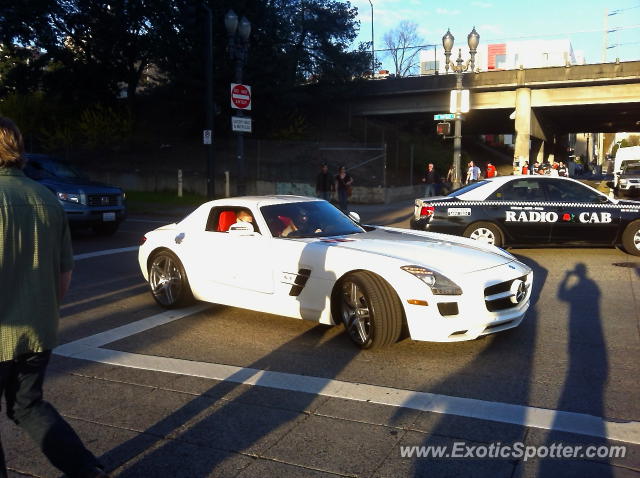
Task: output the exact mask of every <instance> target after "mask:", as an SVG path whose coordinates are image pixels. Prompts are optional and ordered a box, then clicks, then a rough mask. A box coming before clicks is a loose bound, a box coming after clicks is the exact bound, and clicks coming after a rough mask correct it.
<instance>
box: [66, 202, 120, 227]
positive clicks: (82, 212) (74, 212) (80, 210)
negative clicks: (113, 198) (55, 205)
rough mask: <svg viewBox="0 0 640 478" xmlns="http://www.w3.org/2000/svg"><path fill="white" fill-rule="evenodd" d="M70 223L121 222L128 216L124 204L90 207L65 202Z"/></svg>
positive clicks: (80, 224)
mask: <svg viewBox="0 0 640 478" xmlns="http://www.w3.org/2000/svg"><path fill="white" fill-rule="evenodd" d="M63 207H64V211H65V212H66V213H67V218H68V220H69V224H70V225H73V226H91V225H95V224H103V223H108V222H116V223H120V222H122V221H124V220H125V219H126V217H127V210H126V208H125V207H124V206H108V207H88V206H84V205H75V204H73V205H67V204H63Z"/></svg>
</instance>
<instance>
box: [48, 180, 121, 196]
mask: <svg viewBox="0 0 640 478" xmlns="http://www.w3.org/2000/svg"><path fill="white" fill-rule="evenodd" d="M38 182H39V183H41V184H43V185H45V186H48V187H50V188H53V189H56V190H63V191H71V190H74V191H75V190H82V191H84V192H85V193H87V194H93V193H96V194H100V193H120V192H121V189H120V188H118V187H115V186H110V185H108V184H104V183H100V182H97V181H91V180H89V179H69V180H64V181H58V180H55V179H42V180H39V181H38Z"/></svg>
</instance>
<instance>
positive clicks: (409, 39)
mask: <svg viewBox="0 0 640 478" xmlns="http://www.w3.org/2000/svg"><path fill="white" fill-rule="evenodd" d="M423 43H424V40H423V39H422V37H420V35H419V34H418V24H417V23H415V22H412V21H409V20H402V21H401V22H400V23H399V24H398V26H397V27H396V28H394V29H393V30H389V31H388V32H387V33H385V34H384V44H385V46H386V47H387V49H388V50H389V52H388V54H389V56H390V57H391V60H392V61H393V66H394V68H395V70H396V76H407V75H411V74H415V73H416V70H417V67H418V61H417V59H416V57H417V56H418V54H419V53H420V48H419V46H420V45H422V44H423Z"/></svg>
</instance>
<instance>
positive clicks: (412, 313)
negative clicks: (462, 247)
mask: <svg viewBox="0 0 640 478" xmlns="http://www.w3.org/2000/svg"><path fill="white" fill-rule="evenodd" d="M513 267H515V269H514V268H513ZM519 279H523V282H524V286H525V287H526V294H525V296H524V298H523V299H522V300H521V301H520V302H518V303H517V304H516V303H514V304H513V305H511V304H509V303H507V304H504V306H501V307H499V308H498V310H495V309H494V310H493V311H492V310H490V309H491V308H493V307H491V306H489V305H488V304H489V302H488V301H487V298H488V297H489V298H490V296H487V295H485V294H487V292H486V291H487V290H489V289H490V288H492V287H495V286H499V285H500V284H507V283H508V284H511V283H512V282H513V281H515V280H519ZM460 285H461V287H462V290H463V294H462V295H460V296H431V298H430V300H429V301H428V302H429V305H428V306H426V307H425V306H419V305H406V306H405V314H406V317H407V325H408V327H409V333H410V335H411V338H412V339H413V340H422V341H430V342H459V341H464V340H473V339H476V338H478V337H480V336H483V335H488V334H493V333H496V332H501V331H503V330H507V329H511V328H514V327H517V326H518V325H520V323H521V322H522V320H523V319H524V317H525V314H526V312H527V310H528V309H529V305H530V299H531V290H532V287H533V273H532V272H531V270H530V269H529V268H528V267H527V266H525V265H523V264H520V263H518V262H516V261H514V262H512V263H509V264H505V265H502V266H498V267H495V268H493V269H490V270H486V271H478V272H474V273H472V274H468V276H467V277H466V278H465V281H464V283H460ZM507 300H508V299H507Z"/></svg>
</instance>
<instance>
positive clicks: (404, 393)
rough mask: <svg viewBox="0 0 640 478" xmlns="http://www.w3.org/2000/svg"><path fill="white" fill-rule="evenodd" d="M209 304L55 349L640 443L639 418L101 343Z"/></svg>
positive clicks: (142, 365) (90, 357)
mask: <svg viewBox="0 0 640 478" xmlns="http://www.w3.org/2000/svg"><path fill="white" fill-rule="evenodd" d="M208 307H209V305H207V304H200V305H196V306H193V307H190V308H187V309H181V310H171V311H167V312H163V313H161V314H157V315H154V316H151V317H147V318H146V319H142V320H139V321H136V322H132V323H130V324H127V325H124V326H122V327H117V328H115V329H111V330H108V331H106V332H101V333H99V334H95V335H92V336H90V337H86V338H84V339H80V340H76V341H74V342H69V343H67V344H64V345H61V346H59V347H57V348H56V349H55V350H54V353H56V354H57V355H62V356H64V357H71V358H76V359H83V360H90V361H93V362H100V363H104V364H109V365H120V366H123V367H131V368H137V369H143V370H154V371H158V372H167V373H174V374H180V375H189V376H193V377H202V378H208V379H212V380H221V381H228V382H233V383H238V384H244V385H259V386H262V387H269V388H276V389H281V390H288V391H293V392H304V393H312V394H316V395H322V396H327V397H333V398H342V399H347V400H355V401H361V402H369V403H376V404H380V405H388V406H392V407H403V408H411V409H414V410H420V411H425V412H433V413H441V414H444V415H458V416H462V417H468V418H478V419H481V420H490V421H495V422H502V423H511V424H514V425H521V426H526V427H532V428H541V429H545V430H557V431H563V432H568V433H577V434H581V435H588V436H594V437H599V438H606V439H608V440H616V441H621V442H625V443H633V444H640V422H635V421H624V420H615V419H613V420H605V419H604V418H601V417H596V416H593V415H586V414H583V413H573V412H563V411H559V410H550V409H546V408H537V407H529V406H525V405H514V404H510V403H501V402H490V401H485V400H477V399H473V398H462V397H452V396H448V395H439V394H435V393H427V392H416V391H413V390H402V389H397V388H390V387H383V386H379V385H368V384H362V383H353V382H344V381H341V380H332V379H328V378H322V377H311V376H306V375H296V374H291V373H283V372H273V371H267V370H259V369H253V368H245V367H234V366H231V365H224V364H218V363H208V362H195V361H191V360H182V359H175V358H168V357H155V356H150V355H142V354H135V353H130V352H120V351H116V350H109V349H105V348H101V347H103V346H104V345H106V344H108V343H111V342H115V341H116V340H121V339H124V338H126V337H129V336H131V335H134V334H137V333H140V332H144V331H146V330H149V329H152V328H154V327H158V326H160V325H164V324H168V323H170V322H173V321H175V320H179V319H181V318H183V317H187V316H189V315H192V314H196V313H198V312H202V311H204V310H206V309H207V308H208Z"/></svg>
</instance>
